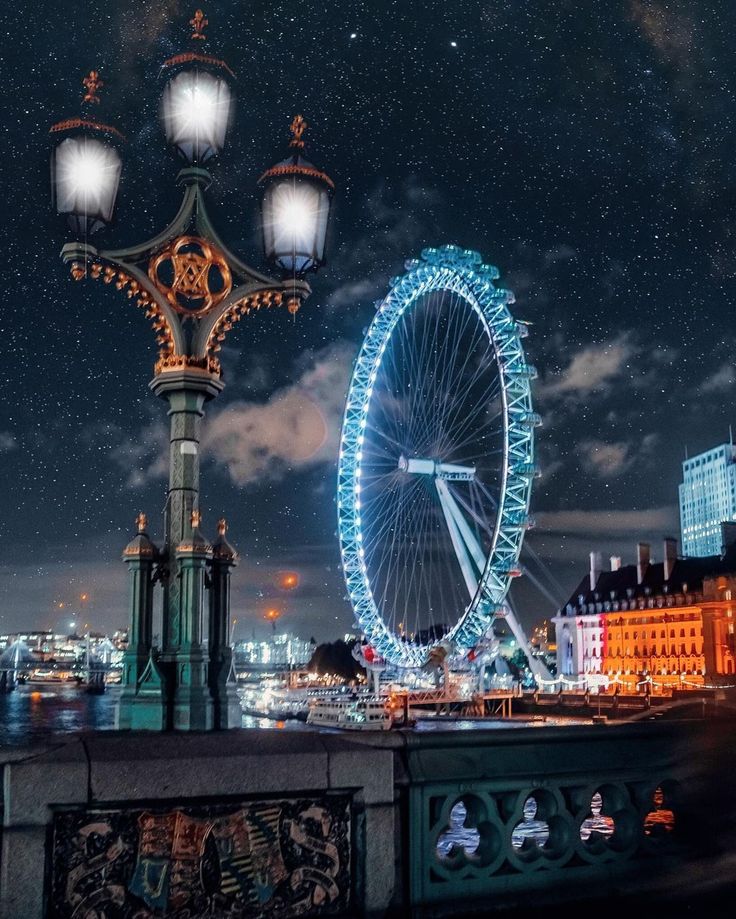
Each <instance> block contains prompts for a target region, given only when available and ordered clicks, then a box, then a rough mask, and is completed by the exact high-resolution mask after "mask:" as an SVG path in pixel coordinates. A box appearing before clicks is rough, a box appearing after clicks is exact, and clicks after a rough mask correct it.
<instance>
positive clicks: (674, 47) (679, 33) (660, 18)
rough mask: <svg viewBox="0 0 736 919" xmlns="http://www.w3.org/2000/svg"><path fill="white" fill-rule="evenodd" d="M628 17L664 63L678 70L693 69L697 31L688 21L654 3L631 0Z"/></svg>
mask: <svg viewBox="0 0 736 919" xmlns="http://www.w3.org/2000/svg"><path fill="white" fill-rule="evenodd" d="M629 15H630V16H631V19H632V20H633V21H634V22H635V23H636V24H637V25H638V26H639V27H640V28H641V31H642V33H643V35H644V37H645V38H646V40H647V41H648V42H649V43H650V44H651V46H652V47H653V48H654V50H655V51H656V53H657V54H658V55H659V56H660V57H661V58H662V59H663V60H664V61H666V62H667V63H668V64H671V65H672V66H674V67H677V68H678V69H681V70H689V69H690V68H691V67H692V66H693V63H692V52H693V50H694V47H695V39H696V29H695V22H694V21H693V20H692V19H691V18H689V17H688V16H684V15H683V14H682V13H681V12H673V11H672V10H671V9H670V8H669V7H668V5H667V4H666V3H658V2H657V0H647V2H646V3H644V2H642V0H631V2H630V3H629Z"/></svg>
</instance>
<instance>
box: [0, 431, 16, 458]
mask: <svg viewBox="0 0 736 919" xmlns="http://www.w3.org/2000/svg"><path fill="white" fill-rule="evenodd" d="M17 446H18V442H17V441H16V439H15V435H14V434H11V433H10V431H0V453H10V451H11V450H15V448H16V447H17Z"/></svg>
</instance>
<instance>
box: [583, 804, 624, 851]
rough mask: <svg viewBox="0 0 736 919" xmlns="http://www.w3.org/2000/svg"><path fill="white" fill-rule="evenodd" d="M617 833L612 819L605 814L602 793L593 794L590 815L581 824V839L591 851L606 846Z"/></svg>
mask: <svg viewBox="0 0 736 919" xmlns="http://www.w3.org/2000/svg"><path fill="white" fill-rule="evenodd" d="M615 831H616V824H615V822H614V820H613V818H612V817H610V816H609V815H608V814H606V813H604V808H603V796H602V795H601V793H600V791H596V792H594V793H593V795H592V797H591V799H590V814H589V816H588V817H586V818H585V820H583V822H582V823H581V824H580V839H581V840H582V841H583V842H584V843H585V844H586V846H588V848H590V849H599V848H601V847H603V846H605V845H606V843H607V842H608V840H609V839H610V838H611V836H613V834H614V832H615Z"/></svg>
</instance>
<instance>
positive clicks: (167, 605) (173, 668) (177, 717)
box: [151, 369, 223, 730]
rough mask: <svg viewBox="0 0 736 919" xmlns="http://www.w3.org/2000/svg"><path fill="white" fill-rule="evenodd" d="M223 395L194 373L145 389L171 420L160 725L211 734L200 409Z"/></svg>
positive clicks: (173, 375)
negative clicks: (205, 639) (201, 523)
mask: <svg viewBox="0 0 736 919" xmlns="http://www.w3.org/2000/svg"><path fill="white" fill-rule="evenodd" d="M222 388H223V384H222V383H221V382H220V380H219V379H218V378H217V377H214V376H213V375H212V374H210V373H207V372H206V371H198V370H194V369H189V370H181V371H175V372H167V373H164V374H160V375H159V376H157V377H155V379H154V380H153V382H152V383H151V389H152V390H153V392H154V393H155V394H156V395H157V396H161V397H163V398H165V399H167V401H168V403H169V418H170V420H171V429H170V445H169V493H168V497H167V500H166V513H165V529H166V544H165V546H164V553H163V554H164V556H165V560H166V565H165V567H166V575H165V577H164V580H163V584H164V601H163V621H162V633H163V634H162V647H161V654H160V655H159V658H158V663H159V665H160V667H161V670H162V672H163V673H164V676H165V679H166V684H167V686H166V693H165V696H166V698H165V699H163V700H162V701H163V702H164V703H165V705H166V726H167V727H168V728H173V729H175V730H209V729H210V728H212V726H213V724H214V709H213V701H212V696H211V693H210V688H209V684H208V674H207V662H206V660H205V656H204V651H203V648H202V629H203V615H204V589H205V573H206V567H207V562H208V560H209V558H210V557H211V554H212V549H211V547H210V546H209V545H208V543H207V541H206V540H205V539H204V537H203V536H202V535H201V534H200V532H199V446H200V439H201V426H202V418H203V417H204V404H205V402H207V401H208V400H209V399H213V398H214V397H215V396H216V395H217V394H218V393H219V392H220V391H221V390H222Z"/></svg>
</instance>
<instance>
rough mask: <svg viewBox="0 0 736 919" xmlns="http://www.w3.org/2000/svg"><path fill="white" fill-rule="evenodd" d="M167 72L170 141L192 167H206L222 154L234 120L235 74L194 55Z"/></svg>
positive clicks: (164, 108) (165, 113)
mask: <svg viewBox="0 0 736 919" xmlns="http://www.w3.org/2000/svg"><path fill="white" fill-rule="evenodd" d="M164 68H165V69H166V70H168V71H170V76H169V79H168V81H167V83H166V86H165V88H164V94H163V98H162V100H161V120H162V123H163V127H164V133H165V134H166V141H167V143H169V144H170V145H171V146H172V147H173V148H174V149H175V150H176V152H177V153H178V154H179V156H181V157H182V158H183V159H184V160H185V161H186V163H187V164H188V165H190V166H193V165H197V164H202V163H206V162H207V160H209V159H211V158H212V157H213V156H216V155H217V154H218V153H219V152H220V151H221V150H222V148H223V146H224V144H225V137H226V135H227V130H228V127H229V126H230V122H231V120H232V112H233V93H232V90H231V88H230V85H229V82H228V78H227V76H228V74H231V71H230V70H229V68H228V67H227V64H225V63H224V61H218V60H216V59H215V58H209V57H206V56H204V55H197V54H193V53H192V54H186V55H184V54H182V55H179V56H178V57H177V58H172V59H171V61H167V62H166V64H164Z"/></svg>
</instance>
